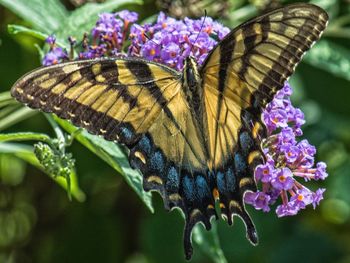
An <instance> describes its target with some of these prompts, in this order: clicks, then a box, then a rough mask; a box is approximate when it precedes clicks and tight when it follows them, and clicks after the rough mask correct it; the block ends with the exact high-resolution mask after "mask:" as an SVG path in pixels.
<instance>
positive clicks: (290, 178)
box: [43, 10, 327, 217]
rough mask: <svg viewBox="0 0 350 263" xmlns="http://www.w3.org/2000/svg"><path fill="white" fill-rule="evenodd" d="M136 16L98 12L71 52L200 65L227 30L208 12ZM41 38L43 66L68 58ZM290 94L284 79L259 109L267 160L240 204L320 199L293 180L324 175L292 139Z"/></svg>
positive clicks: (295, 116)
mask: <svg viewBox="0 0 350 263" xmlns="http://www.w3.org/2000/svg"><path fill="white" fill-rule="evenodd" d="M137 19H138V14H137V13H135V12H130V11H126V10H124V11H120V12H117V13H103V14H101V15H100V16H99V19H98V21H97V23H96V25H95V27H94V28H93V29H92V31H91V36H90V37H89V36H87V35H85V36H84V39H83V41H82V43H83V44H82V48H83V51H81V52H77V53H78V58H79V59H86V58H89V59H90V58H99V57H104V56H137V57H143V58H145V59H148V60H152V61H156V62H159V63H163V64H166V65H168V66H170V67H173V68H175V69H177V70H181V69H182V68H183V63H184V59H185V58H186V57H188V56H189V55H192V56H194V57H195V58H196V59H197V61H198V63H199V64H201V63H202V62H203V61H204V59H205V58H206V56H207V54H208V53H209V52H210V50H211V49H212V48H213V47H214V46H215V45H216V43H217V41H218V40H221V39H223V38H224V37H225V35H226V34H227V33H229V29H228V28H227V27H224V26H222V25H221V24H219V23H218V22H215V21H213V20H212V19H211V18H209V17H206V18H201V19H199V20H192V19H189V18H185V19H184V20H176V19H173V18H169V17H167V16H165V14H164V13H160V14H159V16H158V18H157V21H156V22H155V23H154V24H144V25H138V24H135V22H136V21H137ZM128 40H130V41H128ZM46 42H47V43H48V44H49V45H50V51H49V52H48V53H47V54H46V55H45V57H44V60H43V64H44V65H51V64H56V63H59V62H61V61H63V60H67V59H68V55H67V52H65V51H64V50H63V49H62V48H60V47H57V45H56V43H55V38H54V37H53V36H50V37H49V38H48V39H47V40H46ZM89 42H91V44H90V43H89ZM70 43H71V52H70V56H69V57H70V59H73V54H74V52H73V47H74V44H75V40H74V39H73V38H70ZM291 94H292V89H291V87H290V86H289V84H288V83H286V85H285V86H284V88H283V89H282V90H280V91H279V92H278V93H277V94H276V96H275V98H274V99H273V101H272V102H271V103H269V105H267V107H266V109H265V110H264V112H263V114H262V119H263V121H264V122H265V124H266V127H267V131H268V138H267V139H266V140H264V142H263V148H264V153H265V157H266V160H267V162H266V163H265V164H262V165H259V166H257V167H256V169H255V178H256V181H257V182H258V184H259V185H261V190H259V191H257V192H255V193H247V194H246V195H245V202H246V203H249V204H251V205H253V206H254V207H255V208H256V209H258V210H263V211H265V212H268V211H270V207H271V205H273V204H274V203H275V202H276V201H277V200H278V199H279V197H280V198H281V200H282V204H281V205H279V206H278V207H277V209H276V213H277V215H278V216H280V217H281V216H287V215H295V214H297V213H298V211H299V210H301V209H304V208H305V207H306V206H307V205H310V204H312V205H313V207H314V208H315V206H316V205H318V204H319V202H320V200H322V198H323V197H322V195H323V192H324V191H325V189H318V190H317V191H315V192H312V191H311V190H309V189H308V188H306V187H305V186H303V185H302V184H301V183H300V182H299V181H298V179H299V180H300V179H301V178H303V179H304V180H305V181H308V180H311V179H313V180H324V179H325V178H326V177H327V172H326V164H325V163H323V162H319V163H317V164H316V166H315V164H314V155H315V153H316V149H315V147H314V146H312V145H310V144H309V142H308V141H307V140H301V141H297V139H296V137H298V136H301V135H302V130H301V126H302V125H303V124H304V123H305V119H304V114H303V112H302V111H301V110H300V109H297V108H295V107H293V105H292V104H291V101H290V96H291Z"/></svg>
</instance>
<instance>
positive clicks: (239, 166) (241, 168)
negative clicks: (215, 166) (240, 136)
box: [234, 153, 247, 175]
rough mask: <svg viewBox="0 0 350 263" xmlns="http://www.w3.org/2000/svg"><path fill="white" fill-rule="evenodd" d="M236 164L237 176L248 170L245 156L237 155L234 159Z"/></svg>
mask: <svg viewBox="0 0 350 263" xmlns="http://www.w3.org/2000/svg"><path fill="white" fill-rule="evenodd" d="M234 163H235V168H236V172H237V174H239V175H240V174H242V173H244V172H245V170H246V168H247V163H246V161H245V160H244V158H243V156H242V155H241V154H240V153H236V154H235V157H234Z"/></svg>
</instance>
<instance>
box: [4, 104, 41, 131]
mask: <svg viewBox="0 0 350 263" xmlns="http://www.w3.org/2000/svg"><path fill="white" fill-rule="evenodd" d="M37 113H38V112H37V111H33V110H31V109H29V108H27V107H22V108H20V109H18V110H16V111H15V112H13V113H12V114H10V115H8V116H7V117H6V118H3V119H2V120H0V131H1V130H4V129H6V128H8V127H10V126H12V125H14V124H16V123H18V122H20V121H22V120H25V119H27V118H29V117H31V116H33V115H35V114H37Z"/></svg>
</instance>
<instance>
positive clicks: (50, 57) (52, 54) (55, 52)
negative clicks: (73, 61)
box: [42, 35, 68, 66]
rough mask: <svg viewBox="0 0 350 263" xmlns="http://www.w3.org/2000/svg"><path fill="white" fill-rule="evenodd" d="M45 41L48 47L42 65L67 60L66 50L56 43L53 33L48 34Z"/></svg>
mask: <svg viewBox="0 0 350 263" xmlns="http://www.w3.org/2000/svg"><path fill="white" fill-rule="evenodd" d="M46 43H47V44H49V46H50V49H49V52H47V53H46V54H45V56H44V58H43V61H42V64H43V65H44V66H49V65H54V64H58V63H61V62H63V61H64V60H68V54H67V52H66V51H65V50H63V49H62V48H61V47H58V46H57V45H56V37H55V36H54V35H50V36H49V37H48V38H47V39H46Z"/></svg>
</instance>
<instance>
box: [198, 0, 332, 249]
mask: <svg viewBox="0 0 350 263" xmlns="http://www.w3.org/2000/svg"><path fill="white" fill-rule="evenodd" d="M327 21H328V16H327V14H326V13H325V12H324V11H323V10H322V9H321V8H319V7H317V6H314V5H310V4H295V5H290V6H286V7H284V8H281V9H277V10H274V11H271V12H269V13H266V14H264V15H262V16H259V17H256V18H254V19H252V20H250V21H248V22H245V23H244V24H242V25H240V26H238V27H237V28H236V29H234V30H233V31H232V32H231V33H229V34H228V35H227V36H226V37H225V38H224V39H223V40H222V41H221V42H220V43H218V45H217V46H216V47H215V48H214V49H213V50H212V52H211V53H210V54H209V55H208V57H207V58H206V60H205V61H204V63H203V66H202V68H201V71H200V72H201V76H202V83H203V84H202V87H203V90H204V103H205V108H206V116H203V121H204V122H206V123H207V127H208V130H207V132H208V135H207V137H208V149H209V156H210V160H209V163H210V164H211V165H212V169H213V170H214V171H215V172H216V174H217V177H216V180H217V184H216V187H217V191H218V196H219V199H220V207H221V211H222V214H224V215H226V216H227V218H228V219H229V218H230V217H231V216H232V213H235V214H238V215H240V216H241V217H242V218H243V220H244V221H245V223H246V225H247V234H248V237H249V239H250V240H251V241H252V242H253V243H255V241H256V240H255V230H254V226H253V225H252V222H251V220H250V219H249V216H248V215H247V213H246V212H245V208H244V203H243V195H244V193H245V191H247V190H249V191H255V190H256V185H255V181H254V168H255V167H256V165H257V164H259V163H261V162H262V161H263V160H262V158H261V157H262V154H261V147H260V144H261V140H262V139H263V138H264V137H265V136H266V133H265V128H264V124H263V123H262V122H261V117H260V116H261V111H262V108H263V107H264V106H266V104H267V103H269V102H270V101H271V100H272V98H273V96H274V95H275V93H276V92H277V91H278V90H280V89H281V88H282V87H283V86H284V83H285V81H286V80H287V79H288V77H289V76H290V75H291V74H292V73H293V71H294V69H295V67H296V65H297V64H298V63H299V62H300V60H301V58H302V56H303V55H304V53H305V52H306V51H307V50H308V49H309V48H310V47H311V46H312V44H313V43H314V42H315V41H316V40H318V38H319V37H320V35H321V33H322V32H323V30H324V29H325V27H326V24H327ZM220 175H222V176H221V177H222V178H220ZM232 177H233V178H234V180H233V179H232ZM233 181H234V182H235V183H234V184H233V183H232V182H233ZM232 185H234V187H232Z"/></svg>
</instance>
